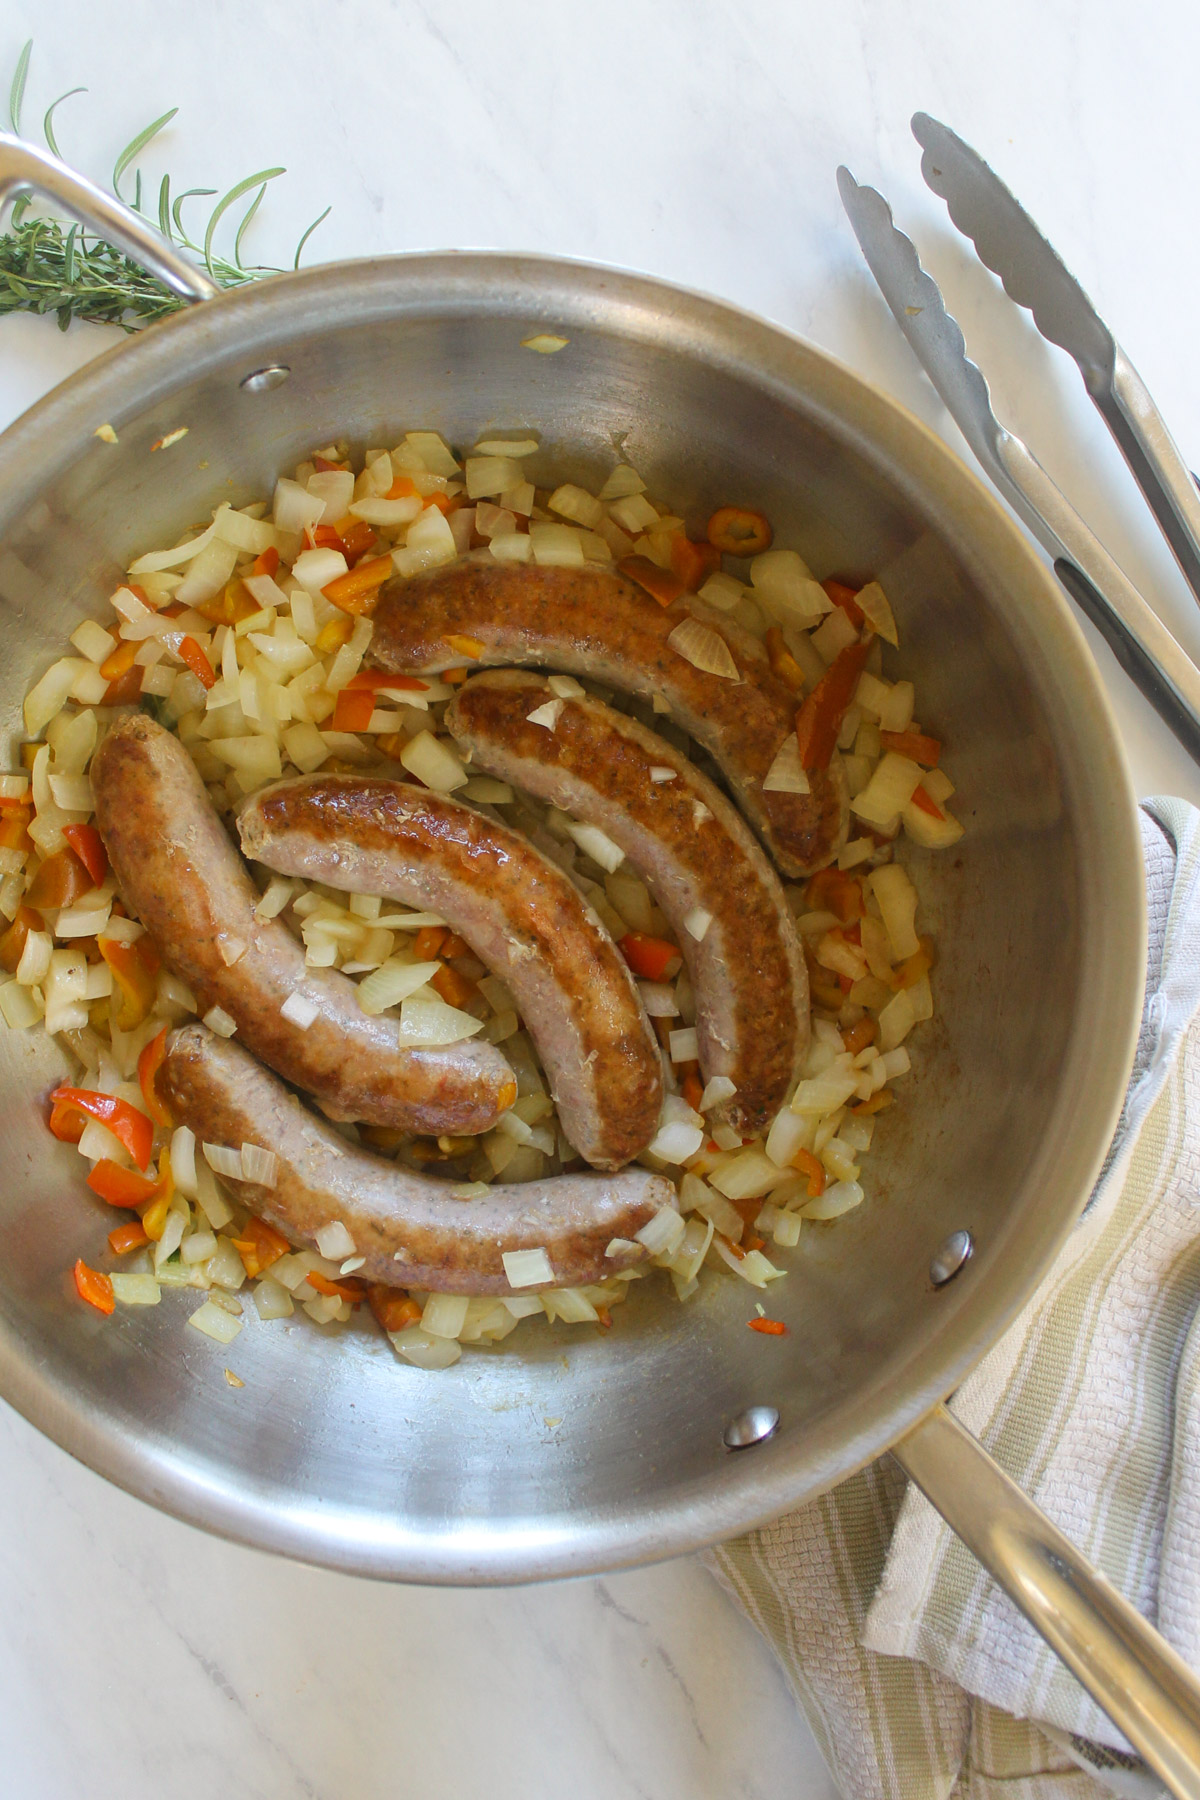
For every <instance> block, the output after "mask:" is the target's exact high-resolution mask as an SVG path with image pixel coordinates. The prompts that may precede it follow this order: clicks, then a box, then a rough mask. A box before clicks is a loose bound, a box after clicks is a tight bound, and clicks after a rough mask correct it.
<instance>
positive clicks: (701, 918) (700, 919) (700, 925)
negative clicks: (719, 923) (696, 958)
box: [683, 906, 713, 944]
mask: <svg viewBox="0 0 1200 1800" xmlns="http://www.w3.org/2000/svg"><path fill="white" fill-rule="evenodd" d="M712 922H713V916H712V914H711V913H710V912H705V910H704V908H703V907H702V906H694V907H693V908H692V910H691V912H690V913H688V915H687V917H686V918H685V919H684V921H683V929H684V930H685V931H686V932H687V934H688V936H689V937H692V938H695V940H696V942H697V943H698V944H702V943H703V942H704V939H705V938H706V937H707V936H708V928H709V926H710V925H711V924H712Z"/></svg>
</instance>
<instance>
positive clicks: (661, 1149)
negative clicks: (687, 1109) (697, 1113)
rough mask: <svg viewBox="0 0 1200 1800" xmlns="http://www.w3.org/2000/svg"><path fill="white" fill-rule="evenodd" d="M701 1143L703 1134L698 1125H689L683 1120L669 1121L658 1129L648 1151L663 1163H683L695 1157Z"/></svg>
mask: <svg viewBox="0 0 1200 1800" xmlns="http://www.w3.org/2000/svg"><path fill="white" fill-rule="evenodd" d="M703 1142H704V1132H703V1130H702V1128H701V1127H700V1126H699V1125H689V1124H687V1123H686V1121H684V1120H671V1121H668V1123H667V1124H665V1125H661V1126H660V1127H659V1129H658V1131H657V1133H656V1135H655V1136H654V1138H653V1139H652V1141H651V1143H650V1145H649V1149H650V1151H651V1153H652V1154H653V1155H654V1156H660V1157H661V1158H662V1160H663V1161H664V1162H668V1163H685V1162H687V1160H688V1158H689V1157H692V1156H695V1154H696V1152H697V1150H699V1149H700V1147H701V1145H702V1144H703Z"/></svg>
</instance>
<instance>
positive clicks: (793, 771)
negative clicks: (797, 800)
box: [763, 731, 810, 794]
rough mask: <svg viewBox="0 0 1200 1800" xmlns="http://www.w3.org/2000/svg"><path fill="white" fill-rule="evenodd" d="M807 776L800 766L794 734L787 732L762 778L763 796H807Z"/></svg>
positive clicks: (798, 745)
mask: <svg viewBox="0 0 1200 1800" xmlns="http://www.w3.org/2000/svg"><path fill="white" fill-rule="evenodd" d="M809 792H810V788H809V782H808V776H807V775H806V774H805V772H804V770H803V768H802V767H801V766H800V744H799V740H798V739H797V737H796V734H795V732H793V731H789V733H788V735H787V736H786V737H785V738H784V740H783V743H782V744H781V745H780V746H779V749H778V751H777V752H776V755H775V760H774V762H773V763H772V764H771V766H770V768H769V769H768V770H767V772H766V774H765V775H764V777H763V793H764V794H807V793H809Z"/></svg>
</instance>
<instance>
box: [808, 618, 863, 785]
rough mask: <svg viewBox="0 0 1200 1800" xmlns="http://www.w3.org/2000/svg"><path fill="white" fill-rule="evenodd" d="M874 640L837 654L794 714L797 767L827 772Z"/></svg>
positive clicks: (848, 647)
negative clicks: (798, 756)
mask: <svg viewBox="0 0 1200 1800" xmlns="http://www.w3.org/2000/svg"><path fill="white" fill-rule="evenodd" d="M873 642H874V639H873V638H872V637H870V636H868V637H865V638H863V639H861V640H860V642H858V643H857V644H848V645H847V646H846V648H845V649H844V650H840V651H839V652H838V654H837V655H836V656H835V657H834V659H833V661H832V662H831V663H830V665H829V667H828V668H827V669H826V671H825V673H824V674H823V675H822V677H821V679H820V681H818V683H817V685H816V687H815V688H814V689H813V691H812V693H811V694H809V695H808V697H807V698H806V700H805V702H804V704H803V706H802V707H801V708H800V711H799V712H798V713H797V714H796V739H797V742H798V743H799V745H800V767H801V768H802V769H806V770H815V769H827V768H828V767H829V764H830V761H831V760H832V757H833V753H834V751H835V750H836V748H837V739H838V732H839V731H840V730H841V729H842V720H843V719H844V718H845V716H846V711H847V708H848V707H849V705H850V702H851V701H852V700H853V698H854V693H855V689H856V688H857V687H858V678H859V676H860V675H861V674H862V672H863V669H864V668H865V666H866V661H867V657H868V656H869V654H870V651H871V645H872V643H873Z"/></svg>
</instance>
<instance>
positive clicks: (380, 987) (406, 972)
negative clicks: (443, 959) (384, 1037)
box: [358, 957, 441, 1014]
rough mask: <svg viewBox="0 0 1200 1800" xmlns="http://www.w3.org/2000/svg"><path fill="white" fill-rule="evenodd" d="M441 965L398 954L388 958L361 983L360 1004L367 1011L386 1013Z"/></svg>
mask: <svg viewBox="0 0 1200 1800" xmlns="http://www.w3.org/2000/svg"><path fill="white" fill-rule="evenodd" d="M440 967H441V964H440V963H437V962H418V963H410V962H404V961H403V960H402V959H400V958H399V957H396V958H389V959H388V961H387V962H385V963H381V964H380V966H379V968H377V969H373V970H372V971H371V973H370V974H369V975H367V976H365V977H364V979H363V980H362V981H360V982H359V984H358V1004H359V1005H360V1006H361V1007H362V1010H363V1011H364V1012H365V1013H372V1014H378V1013H382V1012H386V1011H387V1009H388V1007H389V1006H398V1005H399V1003H400V1002H401V1001H402V1000H407V998H408V996H409V995H410V994H415V993H416V991H417V989H418V988H421V987H424V986H425V984H426V982H427V981H429V980H430V979H431V978H432V977H433V976H434V975H436V974H437V972H438V969H439V968H440Z"/></svg>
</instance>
